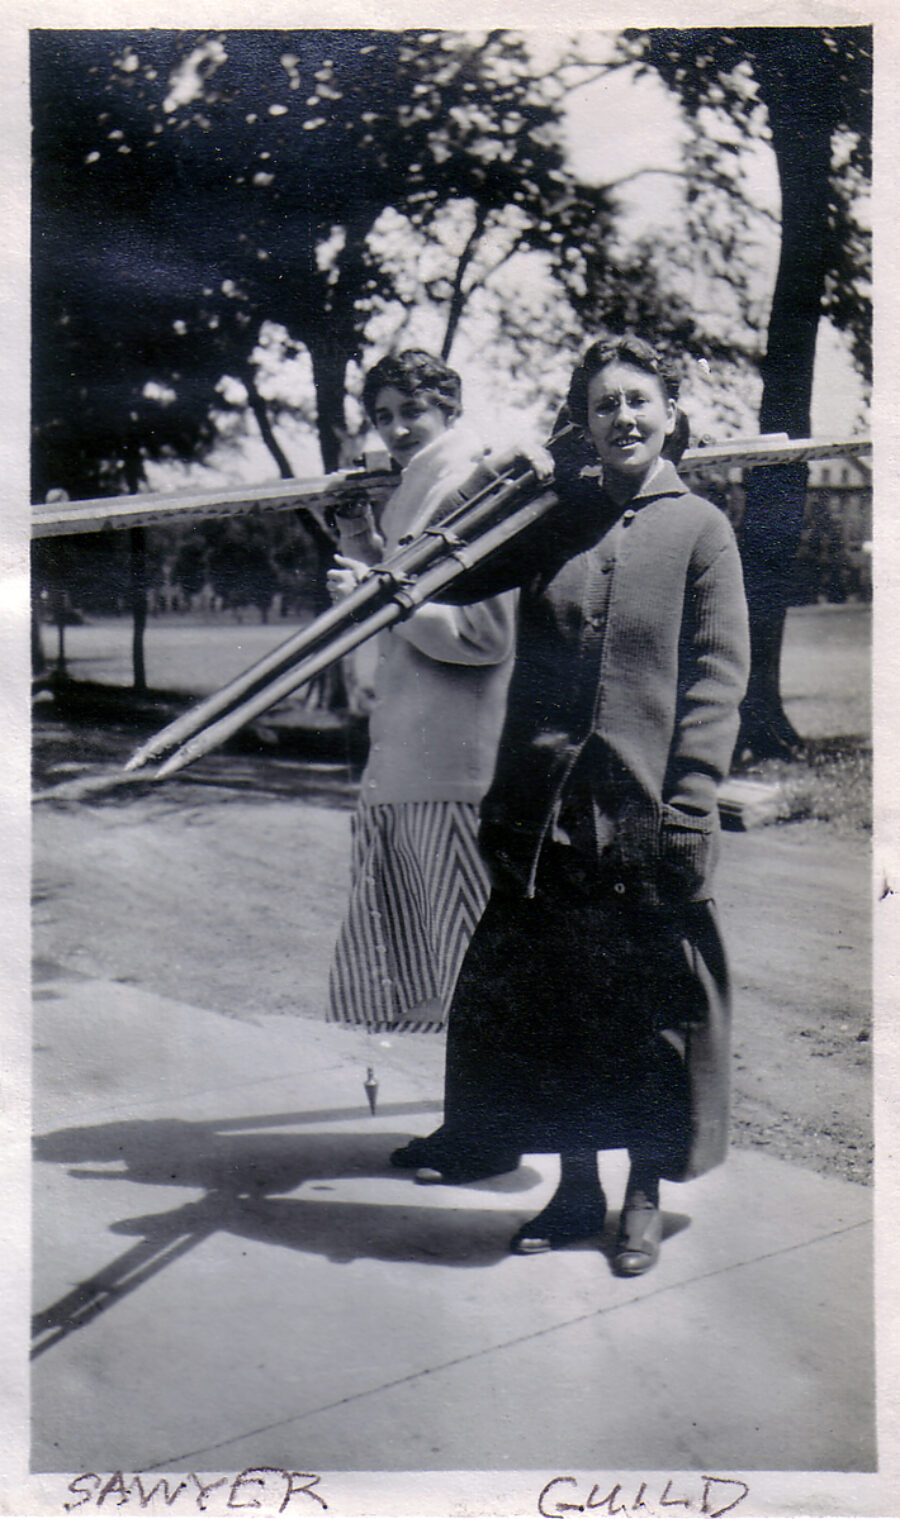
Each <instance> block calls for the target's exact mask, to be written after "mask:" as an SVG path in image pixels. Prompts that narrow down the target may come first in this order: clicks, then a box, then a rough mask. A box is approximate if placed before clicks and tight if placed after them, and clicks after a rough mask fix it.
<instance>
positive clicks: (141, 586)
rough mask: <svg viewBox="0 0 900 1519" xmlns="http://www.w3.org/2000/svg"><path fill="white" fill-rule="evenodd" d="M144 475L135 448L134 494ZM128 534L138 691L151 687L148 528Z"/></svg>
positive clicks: (130, 454) (131, 457)
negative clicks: (146, 646)
mask: <svg viewBox="0 0 900 1519" xmlns="http://www.w3.org/2000/svg"><path fill="white" fill-rule="evenodd" d="M140 478H141V460H140V455H139V453H138V452H137V450H136V449H134V448H131V449H129V450H128V451H127V452H126V455H125V482H126V484H127V486H128V489H129V491H131V493H132V494H133V495H134V494H136V493H137V488H138V485H139V484H140ZM128 537H129V547H130V551H131V566H130V568H131V616H132V627H131V668H132V677H133V678H132V687H133V689H134V690H135V691H138V692H141V693H143V692H144V691H146V689H147V674H146V670H145V667H144V633H145V631H146V627H147V529H146V528H143V527H133V528H130V529H129V534H128Z"/></svg>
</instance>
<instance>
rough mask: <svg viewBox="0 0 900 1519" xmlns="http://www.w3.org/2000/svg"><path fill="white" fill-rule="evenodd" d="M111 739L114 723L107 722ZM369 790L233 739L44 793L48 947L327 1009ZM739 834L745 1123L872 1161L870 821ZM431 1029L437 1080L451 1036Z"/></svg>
mask: <svg viewBox="0 0 900 1519" xmlns="http://www.w3.org/2000/svg"><path fill="white" fill-rule="evenodd" d="M71 742H72V738H71V733H69V732H68V731H67V730H65V729H63V728H62V726H61V725H58V727H57V728H56V729H54V724H53V723H52V722H50V723H44V724H43V725H42V727H41V730H40V731H39V733H38V744H39V747H41V746H43V747H44V749H45V750H49V751H51V752H52V750H53V747H54V743H56V744H57V745H62V744H67V745H69V746H71ZM104 743H105V744H106V745H107V746H109V745H111V744H113V743H114V740H113V738H111V737H110V735H109V734H106V735H104ZM67 752H70V750H69V751H67ZM352 802H353V787H352V785H351V784H350V782H349V779H348V777H347V774H346V772H345V771H343V770H342V769H341V768H340V767H339V766H332V765H320V766H314V765H310V764H308V763H307V764H304V763H301V762H299V761H283V762H282V761H275V760H271V759H260V760H254V759H246V760H245V759H241V758H239V757H236V756H230V757H229V758H228V759H222V758H221V757H214V758H212V759H210V760H209V761H206V762H204V765H203V767H202V768H200V769H198V770H197V771H190V772H187V774H186V776H185V777H184V778H179V779H178V780H176V781H174V782H169V783H167V784H166V785H165V786H164V787H161V788H159V789H157V790H153V789H152V787H151V786H150V785H144V786H142V787H134V788H129V789H126V790H122V791H114V792H111V793H110V794H109V795H108V796H107V797H105V798H103V799H100V800H97V801H94V802H92V803H84V802H81V803H77V804H62V803H48V802H42V803H39V804H38V805H37V806H36V807H35V818H34V892H35V909H34V949H35V954H36V956H37V958H38V960H39V961H40V960H44V961H50V962H52V963H55V964H60V965H63V966H65V967H66V969H67V970H68V971H70V972H75V973H77V972H81V973H83V974H85V975H92V976H97V975H102V976H104V977H108V978H111V979H118V980H121V981H123V982H132V983H136V984H137V985H139V986H142V987H147V988H151V989H153V990H155V991H158V992H160V993H163V994H165V995H167V996H169V997H174V998H178V999H180V1000H183V1001H186V1002H190V1003H192V1004H195V1005H197V1006H199V1007H203V1008H207V1009H210V1010H212V1011H216V1012H218V1013H220V1014H222V1015H223V1016H226V1017H231V1018H240V1019H251V1020H252V1019H253V1018H254V1016H255V1015H257V1014H260V1013H263V1012H265V1013H273V1012H275V1013H280V1014H283V1015H284V1016H285V1017H291V1018H297V1019H301V1020H302V1019H305V1018H315V1019H318V1018H320V1017H321V1016H322V1010H323V1007H324V1003H325V987H326V977H327V971H328V962H329V958H330V953H331V949H332V945H333V942H334V937H335V933H336V930H337V925H338V922H339V918H340V914H341V911H342V908H343V903H344V895H345V890H346V882H347V869H348V855H349V827H350V825H349V810H350V808H351V806H352ZM724 844H725V847H724V851H723V858H722V863H721V866H720V871H719V877H718V895H719V901H720V906H721V909H722V914H723V918H724V925H725V931H726V936H727V939H728V942H729V945H730V948H731V955H732V965H733V971H734V981H735V992H736V1010H735V1040H734V1092H735V1103H734V1115H735V1122H734V1137H735V1142H736V1143H737V1144H739V1145H744V1146H758V1147H761V1148H765V1149H767V1150H768V1151H770V1152H771V1153H774V1154H775V1155H777V1156H779V1157H781V1158H785V1159H789V1160H792V1161H795V1162H796V1163H798V1164H800V1165H804V1166H808V1167H811V1168H813V1169H815V1170H817V1171H820V1172H828V1173H831V1174H835V1175H840V1176H842V1177H845V1178H846V1179H849V1180H855V1181H863V1180H866V1179H868V1177H869V1174H870V1165H871V1123H870V1080H871V1070H870V1057H871V1038H870V1035H871V991H870V972H869V966H870V905H869V904H870V901H871V893H870V882H869V853H868V845H867V841H866V839H865V837H864V836H862V835H852V836H849V837H848V836H846V835H844V836H842V835H840V834H838V833H837V832H835V831H834V830H833V829H832V828H830V827H829V826H828V825H824V824H818V823H813V822H802V823H790V824H783V825H777V826H775V825H772V826H768V827H764V828H760V829H755V830H753V831H751V832H749V833H745V834H738V833H731V834H726V836H725V841H724ZM298 1039H302V1027H300V1026H298ZM420 1043H421V1058H422V1059H423V1061H427V1062H429V1064H433V1067H434V1072H435V1082H436V1088H437V1087H438V1086H439V1079H440V1077H439V1073H440V1066H441V1041H440V1039H439V1038H430V1037H428V1036H425V1037H424V1038H422V1037H421V1036H420ZM384 1058H385V1059H387V1060H389V1059H390V1058H391V1057H390V1056H389V1055H385V1057H384Z"/></svg>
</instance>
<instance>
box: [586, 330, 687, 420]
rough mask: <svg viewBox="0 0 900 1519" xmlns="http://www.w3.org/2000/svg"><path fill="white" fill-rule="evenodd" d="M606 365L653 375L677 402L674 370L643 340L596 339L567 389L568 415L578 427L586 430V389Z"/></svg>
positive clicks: (669, 397)
mask: <svg viewBox="0 0 900 1519" xmlns="http://www.w3.org/2000/svg"><path fill="white" fill-rule="evenodd" d="M607 364H633V365H634V367H635V369H643V370H645V371H646V373H647V374H652V375H655V376H656V378H657V379H658V380H659V383H660V385H661V386H662V388H663V390H664V392H665V394H666V396H667V397H668V399H669V400H670V401H675V400H677V399H678V384H679V378H678V374H677V373H676V371H675V368H674V366H673V365H672V364H671V363H670V362H669V361H668V360H667V359H665V358H663V356H662V354H660V353H657V351H656V349H655V348H652V347H651V346H650V344H649V343H645V342H644V339H643V338H636V337H622V338H599V339H598V340H597V342H596V343H592V344H591V346H590V348H589V349H588V350H587V352H586V353H585V354H584V355H583V356H582V358H581V360H580V362H579V364H578V365H577V367H576V369H575V373H574V374H573V375H572V382H571V384H570V386H569V395H568V407H569V415H570V416H571V418H572V421H573V422H575V423H577V425H578V426H579V427H587V393H588V386H589V385H590V383H591V380H592V379H593V378H594V375H595V374H598V373H599V371H600V370H601V369H605V368H606V366H607Z"/></svg>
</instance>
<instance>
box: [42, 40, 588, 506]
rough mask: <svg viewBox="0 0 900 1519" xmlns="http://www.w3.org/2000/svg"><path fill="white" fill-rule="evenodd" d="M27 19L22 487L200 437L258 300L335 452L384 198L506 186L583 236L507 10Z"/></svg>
mask: <svg viewBox="0 0 900 1519" xmlns="http://www.w3.org/2000/svg"><path fill="white" fill-rule="evenodd" d="M33 35H34V42H33V80H34V84H33V93H34V123H35V163H36V169H35V185H34V205H35V227H34V231H35V250H36V257H35V270H36V278H35V375H36V380H35V420H36V433H37V438H36V448H35V472H36V481H35V488H36V491H37V493H38V494H41V493H42V490H43V489H45V488H49V486H50V485H60V484H62V485H64V486H65V488H66V489H68V490H69V492H70V494H71V495H79V494H83V493H84V491H85V489H97V488H102V487H105V488H107V489H108V488H110V487H118V486H120V485H121V484H122V483H124V484H126V485H129V484H132V482H133V481H134V480H135V479H136V478H138V474H139V464H140V461H141V459H143V458H146V457H153V458H159V457H162V456H165V454H166V453H167V452H171V453H172V454H174V455H176V456H178V457H182V458H184V457H190V456H192V455H195V454H197V453H199V452H202V451H203V449H204V448H205V447H207V446H208V444H209V442H210V438H211V425H212V424H211V411H212V408H213V404H214V401H215V386H216V384H217V382H218V381H219V380H220V379H221V377H222V375H223V374H230V375H232V376H234V377H236V378H237V379H239V380H241V381H242V382H244V383H245V384H247V386H248V390H249V391H250V393H251V394H253V386H252V381H253V364H252V360H253V353H254V348H255V345H256V343H257V340H258V337H259V333H260V327H261V324H262V323H263V322H264V321H266V320H268V321H271V322H276V323H280V324H281V325H282V326H283V327H284V328H285V330H286V331H287V333H288V334H289V335H290V337H291V338H292V339H293V340H295V341H297V342H301V343H302V344H303V345H304V346H305V347H306V349H307V350H308V352H309V354H310V357H311V360H312V369H313V377H314V382H315V391H316V400H317V407H318V419H317V425H318V430H319V436H320V441H321V448H322V456H323V462H324V464H325V467H326V468H333V467H334V466H335V465H336V464H337V463H338V460H339V454H340V443H341V438H342V435H343V432H344V409H343V408H344V390H345V376H346V370H347V364H348V362H349V361H350V359H352V358H353V357H354V356H356V355H358V353H359V351H360V346H361V330H362V326H363V324H364V322H365V319H366V314H367V312H368V310H369V309H370V308H371V303H372V301H373V300H374V299H375V298H376V297H377V296H378V295H379V294H384V291H385V280H384V276H383V275H382V273H381V271H380V270H379V268H378V265H377V263H376V262H375V260H374V259H373V258H372V256H371V250H370V245H369V238H370V234H371V233H372V230H373V228H374V227H375V225H376V223H377V222H378V220H379V218H380V217H381V216H382V214H383V213H384V212H385V211H386V209H388V208H402V211H403V215H404V216H405V217H406V218H408V220H409V222H410V224H411V225H412V226H413V227H416V228H422V227H425V226H427V225H428V224H429V223H430V222H431V221H432V219H433V218H434V217H435V215H436V213H437V212H438V211H439V210H440V208H441V207H443V206H445V205H447V204H448V203H450V202H453V201H461V202H465V203H468V204H470V205H471V206H473V207H474V208H475V211H474V215H475V219H476V223H477V224H478V235H479V236H480V235H481V233H482V232H483V231H484V230H485V229H486V228H487V227H488V225H489V223H490V222H491V220H492V218H494V217H495V216H497V215H498V214H503V215H508V214H509V212H510V210H511V209H512V208H515V210H516V212H517V214H518V215H519V216H520V218H521V219H522V229H521V235H522V237H523V238H524V240H525V241H527V243H528V245H529V246H531V247H536V248H538V247H539V248H544V249H547V250H548V251H549V252H550V253H551V255H552V256H553V257H555V258H557V259H558V260H559V261H560V263H561V265H565V266H567V267H568V266H571V267H574V266H575V265H576V264H577V263H578V262H579V260H581V259H583V257H585V256H588V255H583V254H582V253H581V252H579V251H576V250H581V249H584V248H587V247H588V246H589V245H590V244H599V243H602V237H598V236H597V232H598V228H597V225H596V224H597V220H598V218H600V219H601V220H602V217H603V214H604V207H603V204H602V197H600V196H598V195H596V194H593V195H591V194H588V193H587V192H585V193H584V194H575V193H574V187H573V185H572V182H571V178H570V176H569V175H568V174H567V173H566V170H565V166H564V155H563V151H562V148H561V146H560V143H559V141H558V134H557V132H556V123H557V119H558V104H557V103H556V102H555V101H554V99H553V97H552V91H551V90H550V89H549V87H548V86H547V85H546V84H545V82H544V81H542V80H541V79H536V78H535V77H534V75H533V70H532V69H531V67H530V63H529V59H528V56H527V53H526V51H525V48H524V44H523V43H522V42H521V41H517V40H515V39H513V38H510V37H508V36H507V35H506V34H499V33H498V34H489V35H486V36H480V37H470V36H467V35H465V34H460V33H438V32H395V33H384V32H354V31H348V32H316V31H303V32H289V33H288V32H279V31H275V30H270V31H265V32H233V33H223V34H209V33H173V32H165V31H148V32H136V31H128V32H122V33H115V32H37V33H35V34H33ZM601 230H602V229H601ZM589 234H590V235H589ZM451 301H452V293H451ZM260 416H262V413H260ZM132 488H133V486H132Z"/></svg>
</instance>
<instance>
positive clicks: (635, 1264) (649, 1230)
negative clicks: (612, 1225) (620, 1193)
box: [613, 1202, 662, 1276]
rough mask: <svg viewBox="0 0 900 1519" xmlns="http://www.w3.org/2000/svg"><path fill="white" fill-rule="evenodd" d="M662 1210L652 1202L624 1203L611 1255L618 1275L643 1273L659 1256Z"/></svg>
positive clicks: (639, 1274)
mask: <svg viewBox="0 0 900 1519" xmlns="http://www.w3.org/2000/svg"><path fill="white" fill-rule="evenodd" d="M661 1241H662V1214H661V1212H660V1211H659V1208H656V1207H654V1206H653V1204H652V1203H648V1202H641V1203H626V1205H625V1207H624V1208H623V1209H622V1217H621V1220H620V1222H619V1236H618V1239H617V1240H616V1249H615V1254H614V1255H613V1269H614V1270H615V1272H616V1274H617V1276H643V1274H644V1272H645V1271H649V1270H650V1267H651V1266H655V1265H656V1262H657V1261H658V1260H659V1247H660V1243H661Z"/></svg>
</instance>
